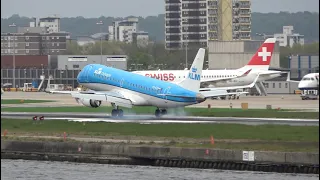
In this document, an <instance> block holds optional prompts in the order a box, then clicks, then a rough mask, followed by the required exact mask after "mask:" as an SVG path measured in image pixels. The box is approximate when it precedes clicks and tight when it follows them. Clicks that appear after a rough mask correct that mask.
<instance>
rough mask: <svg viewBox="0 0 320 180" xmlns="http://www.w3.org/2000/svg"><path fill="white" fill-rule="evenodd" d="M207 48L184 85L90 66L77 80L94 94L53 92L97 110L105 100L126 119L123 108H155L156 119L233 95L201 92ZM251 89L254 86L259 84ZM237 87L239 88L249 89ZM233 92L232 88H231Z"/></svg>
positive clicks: (115, 113) (114, 112) (198, 56)
mask: <svg viewBox="0 0 320 180" xmlns="http://www.w3.org/2000/svg"><path fill="white" fill-rule="evenodd" d="M204 55H205V49H203V48H200V49H199V51H198V53H197V55H196V57H195V60H194V62H193V64H192V66H191V68H190V70H189V74H188V76H187V77H186V78H185V79H183V80H182V81H180V82H177V83H171V82H165V81H162V80H158V79H154V78H151V77H146V76H143V75H139V74H135V73H132V72H127V71H124V70H120V69H115V68H112V67H107V66H104V65H100V64H89V65H86V66H85V67H84V68H83V69H82V71H81V72H80V73H79V74H78V77H77V81H78V82H79V84H80V85H83V86H84V87H87V88H88V89H90V91H82V92H80V91H51V93H68V94H71V95H72V97H74V98H75V99H76V101H77V102H78V103H81V104H83V105H85V106H87V107H93V108H97V107H99V106H100V105H101V102H102V101H107V102H110V103H111V105H112V106H113V108H114V109H113V110H112V112H111V115H112V116H113V117H116V116H118V117H122V116H123V110H122V109H120V108H119V107H127V108H132V106H155V107H156V110H155V116H156V117H159V116H161V115H164V114H166V113H167V110H166V109H168V108H175V107H184V106H188V105H192V104H197V103H201V102H203V101H205V100H206V98H209V97H214V96H221V95H229V94H232V93H228V92H227V89H223V88H222V89H218V88H217V89H213V90H212V89H211V90H210V91H203V92H199V89H200V77H201V74H202V68H203V62H204ZM258 77H259V76H257V78H256V79H255V81H254V82H253V83H252V84H250V85H249V86H250V87H252V86H253V85H254V84H255V82H256V81H257V79H258ZM249 86H245V87H234V88H235V89H238V88H249ZM229 89H230V88H229Z"/></svg>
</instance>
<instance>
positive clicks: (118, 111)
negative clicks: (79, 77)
mask: <svg viewBox="0 0 320 180" xmlns="http://www.w3.org/2000/svg"><path fill="white" fill-rule="evenodd" d="M111 105H112V107H113V108H114V109H112V111H111V116H112V117H123V110H122V109H119V106H116V105H115V104H114V103H112V104H111Z"/></svg>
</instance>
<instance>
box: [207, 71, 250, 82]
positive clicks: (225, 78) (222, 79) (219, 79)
mask: <svg viewBox="0 0 320 180" xmlns="http://www.w3.org/2000/svg"><path fill="white" fill-rule="evenodd" d="M251 70H252V69H249V70H247V71H246V72H244V73H242V74H240V75H238V76H235V77H223V78H211V79H201V82H202V83H205V82H213V81H215V82H216V81H226V80H230V79H234V78H239V77H244V76H247V75H248V74H249V73H250V71H251Z"/></svg>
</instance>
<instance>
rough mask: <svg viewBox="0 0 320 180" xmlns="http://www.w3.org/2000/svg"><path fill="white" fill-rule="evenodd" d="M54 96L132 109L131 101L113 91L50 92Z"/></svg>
mask: <svg viewBox="0 0 320 180" xmlns="http://www.w3.org/2000/svg"><path fill="white" fill-rule="evenodd" d="M50 92H51V93H55V94H71V96H72V97H73V98H75V99H76V100H77V102H78V99H92V100H97V101H106V102H110V103H115V105H116V106H122V107H127V108H132V101H131V100H130V99H128V98H126V97H124V96H123V95H122V94H121V93H119V92H114V91H99V92H97V91H50Z"/></svg>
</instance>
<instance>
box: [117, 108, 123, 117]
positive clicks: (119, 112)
mask: <svg viewBox="0 0 320 180" xmlns="http://www.w3.org/2000/svg"><path fill="white" fill-rule="evenodd" d="M118 117H123V111H122V109H119V110H118Z"/></svg>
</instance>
